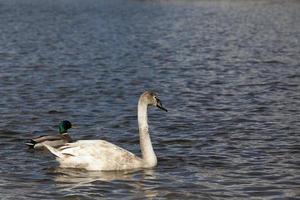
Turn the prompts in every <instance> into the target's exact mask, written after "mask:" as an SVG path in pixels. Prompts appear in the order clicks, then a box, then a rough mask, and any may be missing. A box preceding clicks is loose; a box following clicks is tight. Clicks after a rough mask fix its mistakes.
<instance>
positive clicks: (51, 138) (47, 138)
mask: <svg viewBox="0 0 300 200" xmlns="http://www.w3.org/2000/svg"><path fill="white" fill-rule="evenodd" d="M69 142H72V138H71V137H70V135H69V134H68V133H66V134H62V135H43V136H39V137H36V138H32V139H30V140H29V141H28V142H27V143H26V144H27V146H28V147H30V148H34V149H43V148H45V146H44V145H43V144H47V145H49V146H51V147H60V146H63V145H64V144H66V143H69Z"/></svg>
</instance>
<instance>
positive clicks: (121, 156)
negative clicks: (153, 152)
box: [46, 140, 142, 171]
mask: <svg viewBox="0 0 300 200" xmlns="http://www.w3.org/2000/svg"><path fill="white" fill-rule="evenodd" d="M46 147H47V148H48V149H49V150H50V151H51V152H52V153H53V154H54V155H56V156H57V160H58V161H59V163H60V166H61V167H63V168H84V169H86V170H101V171H107V170H128V169H134V168H141V167H142V159H141V158H139V157H137V156H135V155H134V154H133V153H131V152H129V151H127V150H125V149H123V148H121V147H118V146H116V145H114V144H112V143H110V142H107V141H104V140H79V141H77V142H74V143H67V144H66V145H65V146H62V147H60V148H59V149H55V151H53V149H54V148H49V146H46ZM57 152H59V153H57ZM61 155H63V156H61Z"/></svg>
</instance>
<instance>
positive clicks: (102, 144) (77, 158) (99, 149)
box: [43, 91, 167, 171]
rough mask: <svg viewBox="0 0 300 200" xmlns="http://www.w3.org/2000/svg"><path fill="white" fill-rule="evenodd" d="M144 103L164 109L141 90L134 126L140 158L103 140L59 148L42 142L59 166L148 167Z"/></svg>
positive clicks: (151, 157) (152, 158) (151, 160)
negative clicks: (137, 137)
mask: <svg viewBox="0 0 300 200" xmlns="http://www.w3.org/2000/svg"><path fill="white" fill-rule="evenodd" d="M148 106H156V107H158V108H160V109H162V110H164V111H167V110H166V109H165V108H163V106H162V103H161V101H160V100H159V99H158V97H157V96H156V94H155V93H154V92H149V91H146V92H144V93H143V94H142V95H141V96H140V98H139V101H138V125H139V136H140V147H141V151H142V157H138V156H136V155H134V154H133V153H131V152H129V151H127V150H125V149H123V148H121V147H118V146H117V145H114V144H112V143H110V142H107V141H105V140H79V141H77V142H74V143H67V144H65V145H63V146H62V147H60V148H54V147H51V146H50V145H48V144H45V143H44V144H43V145H44V146H45V147H46V148H47V149H48V150H49V151H50V152H51V153H52V154H54V155H55V156H56V160H57V161H58V162H59V164H60V167H61V168H77V169H85V170H91V171H92V170H95V171H113V170H115V171H116V170H133V169H140V168H152V167H155V166H156V165H157V158H156V155H155V153H154V150H153V147H152V143H151V139H150V134H149V131H148V118H147V108H148Z"/></svg>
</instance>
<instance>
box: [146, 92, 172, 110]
mask: <svg viewBox="0 0 300 200" xmlns="http://www.w3.org/2000/svg"><path fill="white" fill-rule="evenodd" d="M142 97H143V98H145V99H146V100H147V103H148V105H152V106H155V107H158V108H159V109H161V110H164V111H166V112H168V110H167V109H165V108H164V107H163V105H162V103H161V101H160V100H159V98H158V97H157V95H156V93H155V92H152V91H146V92H144V93H143V94H142Z"/></svg>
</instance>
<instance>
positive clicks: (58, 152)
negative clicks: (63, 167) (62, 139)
mask: <svg viewBox="0 0 300 200" xmlns="http://www.w3.org/2000/svg"><path fill="white" fill-rule="evenodd" d="M43 145H44V146H45V147H46V148H47V149H48V150H49V151H50V152H51V153H52V154H54V155H55V156H56V157H59V158H63V157H65V155H64V154H62V153H61V152H60V151H59V150H58V149H55V148H53V147H51V146H49V145H47V144H45V143H43Z"/></svg>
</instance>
